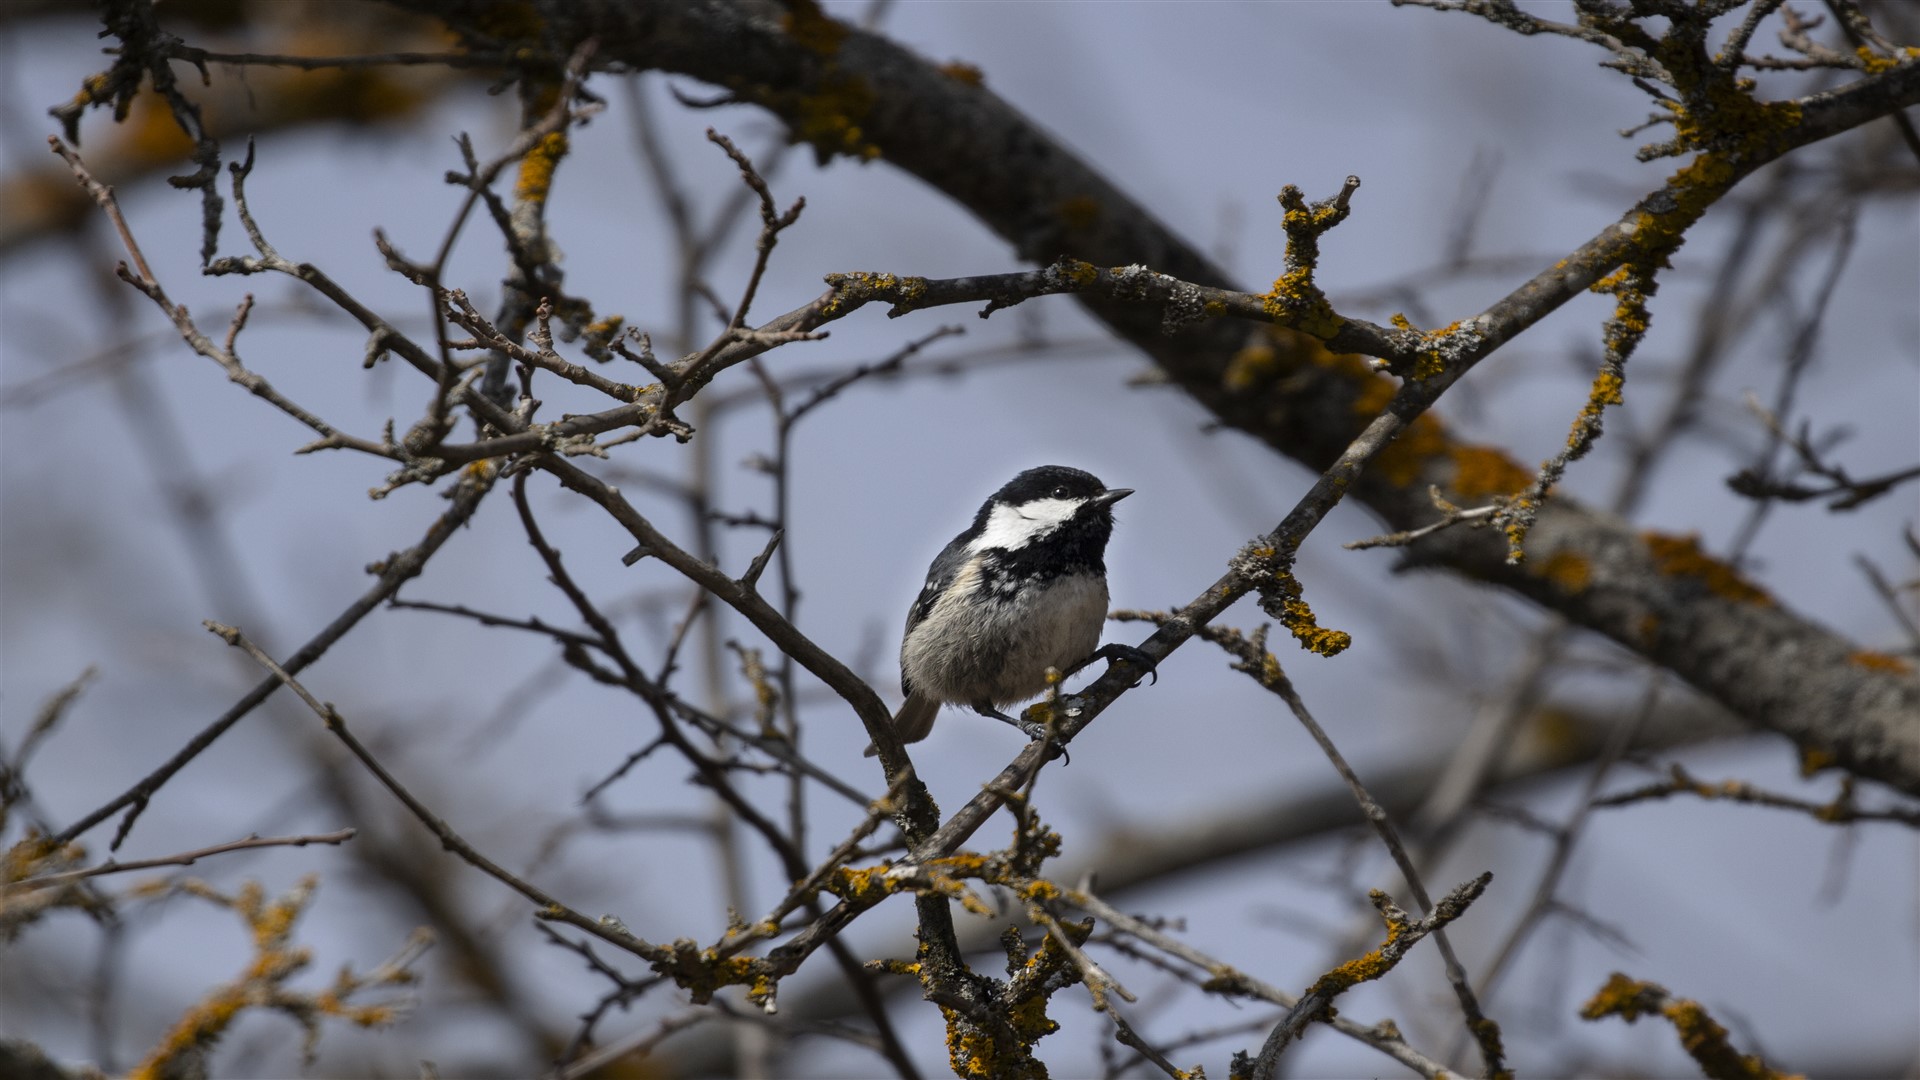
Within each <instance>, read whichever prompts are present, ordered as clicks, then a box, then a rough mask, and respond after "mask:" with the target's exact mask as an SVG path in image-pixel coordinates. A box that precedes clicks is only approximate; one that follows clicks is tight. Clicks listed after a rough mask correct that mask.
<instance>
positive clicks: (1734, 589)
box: [1640, 531, 1773, 606]
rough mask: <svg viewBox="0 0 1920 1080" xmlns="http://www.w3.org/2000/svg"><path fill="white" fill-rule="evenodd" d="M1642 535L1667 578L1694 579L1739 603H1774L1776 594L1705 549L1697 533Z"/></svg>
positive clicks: (1723, 596)
mask: <svg viewBox="0 0 1920 1080" xmlns="http://www.w3.org/2000/svg"><path fill="white" fill-rule="evenodd" d="M1640 538H1641V540H1643V541H1644V542H1645V543H1646V545H1647V553H1648V554H1649V555H1650V556H1652V558H1653V565H1654V568H1655V569H1656V570H1658V571H1659V572H1660V573H1661V574H1663V575H1665V576H1667V577H1675V578H1689V579H1692V580H1694V581H1697V582H1699V583H1700V584H1701V585H1703V586H1705V587H1706V590H1707V591H1708V592H1710V593H1712V594H1713V595H1715V596H1718V597H1722V598H1724V599H1727V600H1732V601H1735V602H1737V603H1744V604H1758V605H1762V606H1768V605H1771V604H1772V603H1773V597H1771V596H1768V595H1767V593H1766V592H1765V590H1763V589H1761V588H1760V587H1759V586H1757V585H1754V584H1753V583H1751V582H1749V581H1748V580H1747V579H1746V578H1744V577H1741V576H1740V572H1739V571H1737V570H1735V569H1734V568H1733V567H1731V566H1728V565H1727V564H1726V563H1724V562H1721V561H1720V560H1719V559H1716V558H1714V557H1713V556H1711V555H1708V554H1707V553H1706V552H1705V551H1703V550H1702V549H1701V547H1700V537H1699V536H1698V535H1697V534H1689V535H1686V536H1672V535H1669V534H1666V533H1660V532H1653V531H1648V532H1643V533H1641V534H1640Z"/></svg>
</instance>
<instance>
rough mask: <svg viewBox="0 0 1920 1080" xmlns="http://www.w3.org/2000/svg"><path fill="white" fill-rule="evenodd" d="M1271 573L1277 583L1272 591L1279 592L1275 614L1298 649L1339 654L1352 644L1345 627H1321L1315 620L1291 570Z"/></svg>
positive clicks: (1351, 637) (1329, 654) (1321, 653)
mask: <svg viewBox="0 0 1920 1080" xmlns="http://www.w3.org/2000/svg"><path fill="white" fill-rule="evenodd" d="M1273 576H1274V579H1275V580H1276V581H1277V582H1278V584H1276V585H1275V586H1274V587H1273V588H1274V591H1275V592H1277V593H1279V595H1280V602H1279V607H1280V612H1279V615H1278V617H1279V619H1280V622H1281V624H1282V625H1284V626H1285V627H1286V628H1287V632H1288V633H1290V634H1292V635H1293V637H1294V640H1295V641H1298V642H1299V643H1300V646H1301V648H1304V649H1306V650H1307V651H1308V652H1311V653H1318V654H1320V655H1321V656H1338V655H1339V654H1340V653H1343V652H1345V651H1346V650H1347V647H1348V646H1349V645H1352V644H1353V636H1352V635H1351V634H1348V633H1347V632H1346V631H1344V630H1327V629H1324V628H1322V627H1321V626H1320V624H1319V623H1318V622H1316V621H1315V620H1314V616H1313V609H1312V608H1310V607H1308V606H1307V602H1306V600H1305V599H1303V598H1302V589H1301V587H1300V580H1299V579H1298V578H1296V577H1294V576H1293V574H1292V572H1290V571H1287V570H1280V571H1276V572H1275V573H1274V575H1273Z"/></svg>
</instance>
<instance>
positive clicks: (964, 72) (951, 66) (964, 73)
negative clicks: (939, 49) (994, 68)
mask: <svg viewBox="0 0 1920 1080" xmlns="http://www.w3.org/2000/svg"><path fill="white" fill-rule="evenodd" d="M935 70H937V71H939V72H940V74H942V75H945V76H946V77H947V78H949V79H952V80H953V81H954V82H957V83H965V84H966V85H968V86H982V85H985V83H986V81H987V79H986V76H985V75H984V74H982V73H981V71H980V69H979V68H977V67H975V66H974V65H972V64H969V63H967V62H966V61H964V60H950V61H948V62H947V63H944V64H941V65H940V66H939V67H938V68H937V69H935Z"/></svg>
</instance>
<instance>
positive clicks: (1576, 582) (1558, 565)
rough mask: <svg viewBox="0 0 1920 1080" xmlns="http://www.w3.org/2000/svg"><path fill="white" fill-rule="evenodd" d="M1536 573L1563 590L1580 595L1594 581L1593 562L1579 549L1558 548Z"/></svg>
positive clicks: (1572, 594)
mask: <svg viewBox="0 0 1920 1080" xmlns="http://www.w3.org/2000/svg"><path fill="white" fill-rule="evenodd" d="M1534 573H1535V574H1537V575H1538V576H1540V577H1543V578H1545V579H1547V580H1548V581H1551V582H1553V583H1554V584H1555V585H1557V586H1559V587H1560V590H1561V591H1562V592H1565V593H1567V594H1569V595H1571V596H1578V595H1580V594H1581V593H1583V592H1586V591H1587V586H1588V585H1590V584H1592V582H1593V563H1592V562H1590V561H1589V560H1588V559H1587V557H1586V556H1585V555H1582V554H1580V553H1579V552H1577V551H1568V550H1567V549H1565V548H1556V549H1555V550H1554V553H1553V554H1552V555H1549V556H1547V558H1546V560H1545V561H1544V562H1542V563H1540V564H1539V566H1538V568H1537V569H1535V570H1534Z"/></svg>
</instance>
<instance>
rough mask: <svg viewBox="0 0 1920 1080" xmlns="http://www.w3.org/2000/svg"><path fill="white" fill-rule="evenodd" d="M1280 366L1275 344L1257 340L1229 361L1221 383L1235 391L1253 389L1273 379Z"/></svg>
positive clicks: (1221, 376) (1222, 374)
mask: <svg viewBox="0 0 1920 1080" xmlns="http://www.w3.org/2000/svg"><path fill="white" fill-rule="evenodd" d="M1279 366H1280V365H1279V354H1278V353H1277V352H1275V351H1274V348H1273V346H1272V345H1269V344H1268V343H1266V342H1265V341H1259V340H1255V341H1254V342H1252V343H1251V344H1249V345H1247V346H1246V347H1245V348H1243V349H1241V350H1240V351H1239V352H1236V353H1234V354H1233V359H1231V360H1228V361H1227V368H1226V370H1225V371H1224V372H1222V373H1221V375H1220V384H1221V385H1222V386H1224V387H1226V388H1227V389H1228V390H1231V391H1234V392H1235V393H1239V392H1242V391H1246V390H1251V389H1253V388H1254V387H1255V386H1258V385H1260V384H1261V383H1264V382H1266V381H1267V380H1269V379H1271V378H1272V377H1273V376H1274V375H1275V374H1276V373H1277V372H1278V371H1279Z"/></svg>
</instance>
